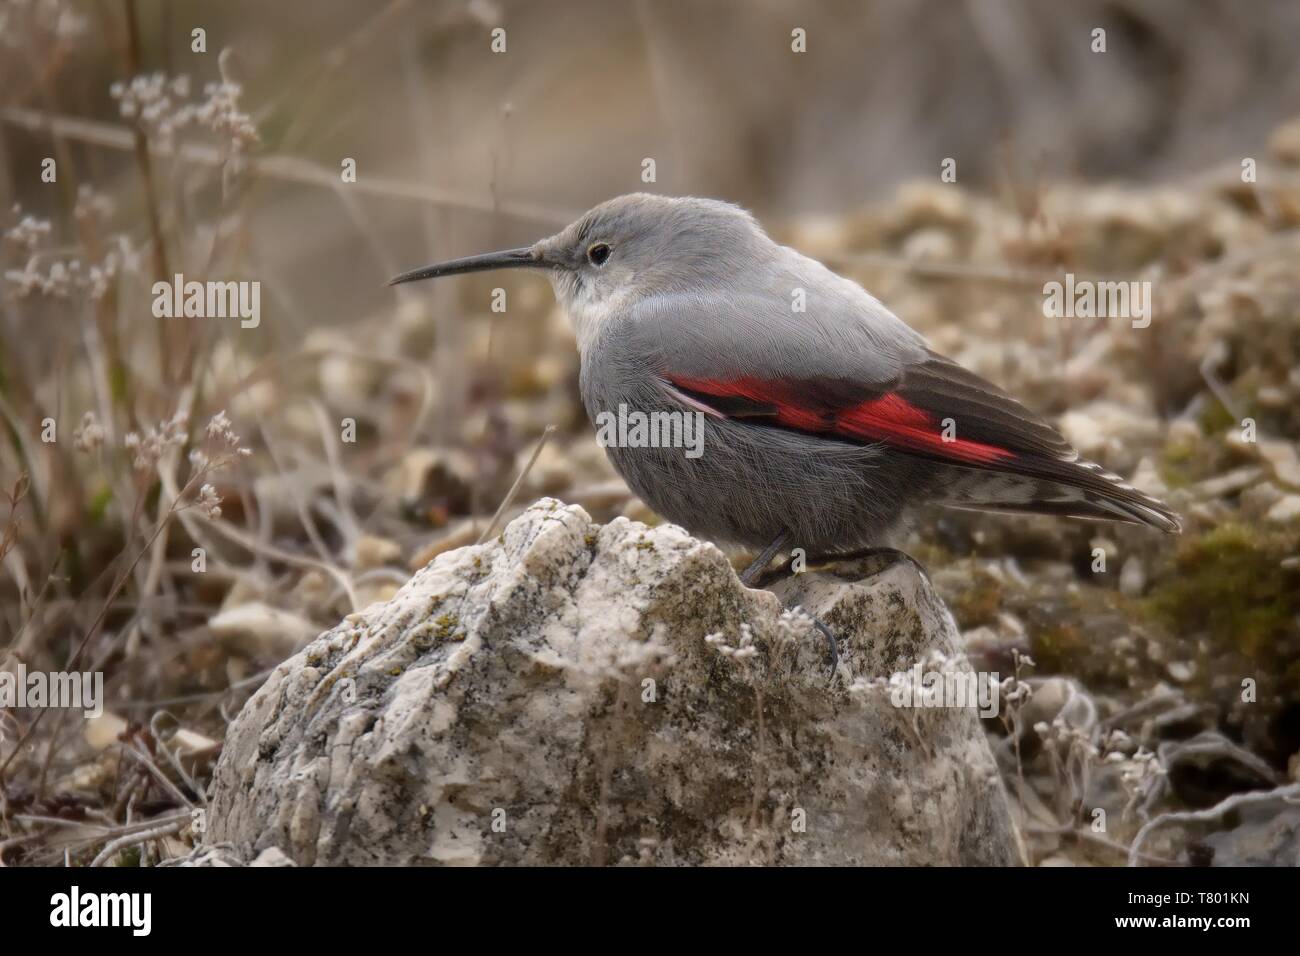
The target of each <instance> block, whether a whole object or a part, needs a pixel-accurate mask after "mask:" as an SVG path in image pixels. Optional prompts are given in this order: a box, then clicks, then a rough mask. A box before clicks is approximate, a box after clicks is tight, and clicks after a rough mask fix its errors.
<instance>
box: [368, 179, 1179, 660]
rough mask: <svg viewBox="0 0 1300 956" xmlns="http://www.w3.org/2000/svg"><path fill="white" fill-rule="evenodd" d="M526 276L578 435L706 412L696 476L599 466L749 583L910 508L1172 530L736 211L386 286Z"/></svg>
mask: <svg viewBox="0 0 1300 956" xmlns="http://www.w3.org/2000/svg"><path fill="white" fill-rule="evenodd" d="M521 267H522V268H535V269H544V270H545V271H546V273H547V274H548V276H549V277H550V280H551V284H552V286H553V287H554V289H555V295H556V298H557V299H558V300H559V302H560V304H561V305H562V306H563V307H564V310H565V312H567V313H568V315H569V317H570V319H571V321H572V322H573V325H574V329H575V331H576V334H577V339H578V349H579V351H580V352H581V357H582V373H581V380H580V381H581V391H582V401H583V404H584V405H585V406H586V409H587V414H588V416H589V417H590V418H592V420H593V421H595V420H596V417H597V415H599V414H600V413H602V412H605V413H611V414H617V413H618V411H619V407H620V405H621V406H624V407H625V408H626V409H633V410H638V411H641V412H643V413H646V414H650V413H654V412H678V413H688V414H689V413H693V412H700V413H703V416H704V421H705V431H704V446H703V447H704V452H703V454H701V455H698V456H697V457H688V456H687V455H686V454H685V453H684V450H683V449H682V448H671V447H667V448H665V447H659V448H619V447H609V448H607V449H606V451H607V453H608V455H609V457H610V460H611V462H612V463H613V465H614V467H615V468H616V469H617V470H618V472H619V474H621V475H622V476H623V478H624V479H625V480H626V481H627V483H628V485H629V486H630V487H631V488H632V490H633V491H634V492H636V493H637V494H638V495H639V496H640V497H641V498H642V499H643V500H644V501H645V502H646V503H647V504H648V505H650V507H652V508H653V509H654V510H655V511H656V512H658V513H659V514H661V515H663V516H664V517H665V518H667V519H669V520H670V521H673V522H675V523H677V524H680V525H682V526H684V527H685V528H687V529H689V530H691V531H693V532H696V533H699V534H703V535H705V536H707V537H711V538H714V539H716V540H720V541H727V542H733V543H737V544H742V545H746V546H750V547H754V548H761V549H763V550H762V553H761V554H760V556H759V558H758V559H757V560H756V561H755V562H754V564H753V565H751V566H750V568H749V569H748V570H747V571H746V572H745V574H744V575H742V580H744V581H745V583H746V584H749V583H751V582H752V581H753V580H754V579H756V578H757V576H758V575H759V574H760V573H761V572H762V570H763V569H764V568H765V567H766V566H767V564H768V563H769V562H770V561H771V560H772V558H773V557H774V556H775V555H776V554H777V553H778V552H780V551H782V550H784V549H785V548H787V547H801V548H804V549H805V552H806V553H808V554H813V555H825V554H832V553H842V552H845V551H849V550H852V549H854V548H860V547H862V546H864V545H870V544H873V543H879V542H881V541H883V540H885V538H886V536H887V535H888V533H889V532H890V530H891V529H892V528H894V527H895V526H896V525H897V524H898V522H899V520H900V518H901V516H902V515H903V513H904V512H905V511H906V510H907V509H908V507H909V506H912V505H921V504H938V505H946V506H949V507H953V508H967V509H978V510H988V511H1012V512H1037V513H1043V514H1054V515H1062V516H1068V517H1077V518H1102V519H1110V520H1115V521H1125V522H1130V523H1134V524H1145V525H1150V526H1152V527H1155V528H1159V529H1160V530H1162V531H1167V532H1176V531H1178V530H1179V521H1178V517H1177V515H1175V514H1174V513H1173V512H1172V511H1171V510H1170V509H1169V508H1168V507H1167V506H1166V505H1164V504H1162V503H1161V502H1159V501H1157V500H1156V499H1154V498H1151V497H1149V496H1148V495H1145V494H1143V493H1142V492H1140V491H1138V490H1137V489H1136V488H1134V487H1133V486H1132V485H1129V484H1127V483H1125V482H1124V480H1123V479H1121V478H1120V477H1119V476H1117V475H1113V474H1111V473H1110V472H1107V471H1105V470H1104V469H1102V468H1101V467H1100V466H1099V465H1096V464H1094V463H1092V462H1090V461H1085V460H1083V459H1082V458H1080V457H1079V454H1078V452H1076V451H1075V450H1074V449H1073V448H1071V447H1070V445H1069V444H1068V443H1067V442H1066V441H1065V439H1064V438H1062V437H1061V435H1060V434H1058V433H1057V432H1056V431H1055V430H1054V429H1053V428H1052V427H1051V426H1050V425H1048V424H1047V423H1046V422H1045V421H1043V419H1041V418H1039V417H1038V416H1036V415H1034V414H1033V413H1031V412H1029V411H1028V410H1027V409H1025V408H1024V407H1023V406H1022V405H1020V403H1018V402H1017V401H1015V399H1013V398H1011V397H1010V396H1009V395H1007V394H1006V393H1005V392H1003V391H1002V390H1001V389H999V388H997V386H995V385H993V384H992V383H990V382H987V381H985V380H984V379H982V378H980V377H979V376H977V375H975V374H973V373H971V372H968V371H967V370H965V369H964V368H962V367H961V366H959V365H957V364H955V363H953V362H951V361H949V360H948V359H946V358H944V357H943V356H941V355H938V354H936V353H934V352H932V351H930V349H929V348H928V347H927V346H926V343H925V340H924V339H922V337H921V336H920V335H919V334H917V333H916V332H914V331H912V330H911V329H910V328H908V327H907V326H906V325H905V324H904V323H903V322H902V320H900V319H899V318H898V317H897V316H895V315H894V314H893V313H892V312H890V311H889V310H888V309H887V308H885V307H884V306H883V305H882V304H881V303H880V302H879V301H877V300H876V299H875V298H874V297H873V296H872V295H870V294H869V293H868V292H867V291H866V290H864V289H863V288H862V287H861V286H859V285H858V284H857V283H855V282H852V281H850V280H848V279H845V278H843V277H841V276H838V275H836V274H835V273H833V272H831V271H830V270H829V269H827V268H826V267H825V266H823V265H822V264H821V263H819V262H815V261H814V260H812V259H809V258H808V257H807V256H803V255H801V254H799V253H798V252H796V251H795V250H793V249H790V248H788V247H785V246H780V245H777V244H776V243H775V242H773V241H772V240H771V239H770V238H768V236H767V234H766V233H765V232H764V231H763V229H762V228H761V227H760V226H759V225H758V223H757V222H756V221H755V220H754V218H753V217H752V216H751V215H750V214H749V213H747V212H746V211H745V210H743V209H740V208H739V207H737V206H734V205H731V204H729V203H725V202H718V201H715V200H709V199H693V198H669V197H665V196H654V195H649V194H644V193H637V194H632V195H627V196H620V197H618V198H616V199H611V200H609V201H608V202H605V203H602V204H601V205H599V206H597V207H596V208H594V209H592V210H591V211H590V212H588V213H587V214H586V215H584V216H583V217H582V218H581V219H579V220H578V221H577V222H575V223H573V224H572V225H570V226H568V227H566V228H565V229H563V230H562V231H560V232H559V233H557V234H556V235H554V236H551V237H550V238H549V239H543V240H541V241H540V242H537V243H535V244H534V245H532V246H528V247H526V248H521V249H511V250H508V251H505V252H494V253H488V254H487V255H480V256H471V257H469V258H465V259H455V260H452V261H450V262H443V263H439V264H437V265H432V266H427V267H425V268H423V269H416V270H414V271H412V272H407V273H404V274H402V275H400V276H397V277H396V278H395V279H393V280H392V283H393V284H396V283H401V282H411V281H414V280H416V279H431V278H435V277H438V276H446V275H457V274H460V273H467V272H478V271H482V270H487V269H504V268H521ZM823 631H824V633H826V634H827V636H828V637H829V636H830V635H829V632H827V631H825V629H824V628H823ZM833 650H834V642H833V639H832V651H833Z"/></svg>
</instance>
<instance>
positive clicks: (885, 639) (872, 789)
mask: <svg viewBox="0 0 1300 956" xmlns="http://www.w3.org/2000/svg"><path fill="white" fill-rule="evenodd" d="M850 571H851V573H850ZM777 587H778V589H779V591H780V596H778V594H777V593H773V592H769V591H758V590H749V589H746V588H745V587H743V586H742V585H741V584H740V582H739V580H738V579H737V577H736V575H735V573H734V571H733V570H732V568H731V566H730V564H729V563H728V562H727V559H726V557H725V556H724V555H723V554H722V552H721V551H719V550H718V549H717V548H716V547H714V546H713V545H711V544H708V543H705V542H702V541H699V540H696V539H694V538H692V537H691V536H690V535H688V534H687V533H686V532H685V531H683V530H682V529H681V528H678V527H675V526H672V525H664V526H661V527H657V528H648V527H646V526H644V525H642V524H639V523H637V522H633V521H629V520H627V519H626V518H618V519H616V520H614V521H612V522H610V523H609V524H606V525H603V526H598V525H594V524H593V523H592V521H591V519H590V518H589V517H588V515H587V514H586V512H584V511H583V510H582V509H581V508H579V507H576V506H565V505H562V504H560V503H559V502H557V501H554V500H551V499H542V500H540V501H538V502H537V503H536V504H534V505H533V506H532V507H530V508H529V509H528V510H527V511H525V512H524V514H523V515H521V516H520V517H519V518H518V519H516V520H515V521H513V522H511V523H510V525H509V526H508V527H507V528H506V530H505V532H504V534H502V535H501V536H500V537H499V538H496V539H493V540H490V541H489V542H487V543H485V544H482V545H476V546H470V547H464V548H460V549H457V550H454V551H449V552H446V553H444V554H440V555H439V556H438V557H437V558H435V559H434V560H433V561H432V562H431V563H430V564H429V565H428V566H426V567H425V568H423V569H422V570H420V571H419V572H418V573H416V575H415V576H414V577H413V578H412V579H411V581H410V582H408V583H407V584H406V585H405V586H404V587H403V588H402V589H401V590H400V591H399V592H398V593H397V594H396V595H395V596H394V597H393V598H392V599H391V600H389V601H387V602H386V603H382V604H374V605H371V606H370V607H368V608H366V609H365V610H363V611H361V612H358V613H355V614H352V615H349V616H348V617H347V618H346V619H345V620H344V621H342V622H341V623H340V624H339V625H338V626H337V627H335V628H333V629H332V630H330V631H328V632H326V633H324V634H322V635H321V636H320V637H319V638H317V639H316V640H315V641H313V642H311V643H310V644H309V645H308V646H307V647H305V648H303V649H302V650H301V651H300V652H299V653H298V654H296V655H295V656H294V657H292V658H290V659H289V660H287V661H285V662H284V663H282V664H281V665H280V666H279V667H278V668H276V670H275V671H274V673H273V674H272V675H271V677H270V678H269V679H268V680H267V682H266V684H265V685H264V686H263V687H262V688H261V689H260V690H259V691H258V692H257V694H256V695H255V696H254V697H253V698H252V699H250V700H249V702H248V703H247V704H246V705H245V707H244V709H243V710H242V712H241V713H240V714H239V716H238V718H237V719H236V720H235V721H234V723H233V724H232V725H231V727H230V730H229V733H228V735H227V738H226V745H225V749H224V752H223V754H222V757H221V760H220V763H219V765H218V767H217V769H216V772H215V779H214V785H213V797H212V800H211V810H210V814H209V818H210V823H209V826H208V829H207V832H206V834H205V842H206V843H207V844H211V845H218V844H219V845H222V846H223V847H229V848H233V852H234V853H235V854H236V855H237V856H239V857H242V858H243V859H248V860H251V859H254V858H256V857H257V856H258V855H259V854H260V853H262V852H264V851H265V850H267V849H269V848H276V849H278V850H280V851H282V852H283V854H284V855H285V856H286V857H288V858H289V859H291V860H292V861H294V862H295V863H298V864H300V865H313V864H315V865H331V864H388V865H414V864H478V865H489V864H615V863H629V862H632V863H652V864H660V865H665V864H750V863H761V864H936V865H953V864H975V865H1007V864H1017V863H1019V862H1021V860H1022V851H1021V848H1020V842H1019V838H1018V836H1017V834H1016V832H1015V829H1014V826H1013V824H1012V822H1011V816H1010V812H1009V809H1008V804H1007V799H1006V794H1005V792H1004V790H1003V787H1002V784H1001V782H1000V780H999V778H998V774H997V771H996V769H995V765H994V761H993V759H992V756H991V753H990V751H989V747H988V744H987V742H986V739H985V736H984V734H983V732H982V730H981V729H980V726H979V720H978V718H977V716H976V715H975V713H974V712H973V711H972V710H970V709H968V708H942V709H934V710H926V711H925V712H924V713H920V712H918V713H915V714H906V715H902V714H900V713H899V710H898V708H896V707H895V706H894V704H893V703H892V702H891V700H890V698H889V695H888V694H887V693H872V692H870V683H869V682H870V681H871V680H872V679H876V678H880V677H885V678H887V677H888V676H889V675H890V674H891V673H894V672H897V671H905V670H907V669H908V668H910V667H911V666H912V665H913V664H914V663H916V662H917V661H920V660H923V659H926V658H927V656H928V655H931V654H932V653H938V654H939V655H940V656H943V657H946V658H950V659H953V660H957V661H959V662H960V657H959V655H957V653H956V638H957V635H956V630H955V627H954V625H953V623H952V619H951V617H950V615H949V614H948V612H947V610H946V609H945V608H944V606H943V604H942V602H941V601H940V600H939V599H938V598H937V597H936V595H935V593H934V591H933V590H932V589H931V587H930V584H929V582H928V580H926V578H925V577H924V575H923V574H921V573H920V572H919V571H918V570H917V569H916V567H915V566H913V565H911V564H910V563H908V562H898V563H893V564H888V565H884V564H881V563H879V562H876V563H874V564H872V563H870V562H868V563H864V564H859V565H855V566H852V568H851V569H845V568H841V569H840V570H839V571H837V573H835V574H827V573H822V572H808V573H805V574H801V575H798V576H797V577H795V578H792V579H788V580H787V581H785V582H782V584H780V585H778V586H777ZM783 601H784V603H785V604H786V605H794V604H796V603H797V604H800V605H802V606H803V607H804V608H805V609H806V610H807V612H808V613H811V614H816V615H817V616H818V617H819V618H820V619H821V620H823V621H825V622H826V623H827V624H828V625H829V626H830V627H831V628H832V629H833V630H834V631H835V632H836V634H837V636H838V640H839V645H840V653H841V663H840V667H839V670H838V673H837V675H836V678H835V680H834V681H833V682H832V683H831V684H830V685H829V686H828V682H827V667H826V645H825V641H824V638H823V637H822V635H821V634H820V633H819V632H818V631H816V630H815V629H813V628H812V627H811V626H810V625H811V622H810V620H809V619H808V618H807V616H806V615H805V614H802V613H792V612H790V611H788V610H786V608H785V607H784V606H783ZM957 666H960V667H966V666H967V665H965V664H964V662H960V663H959V664H958V665H957ZM851 687H852V688H854V692H850V688H851ZM864 687H866V688H868V692H865V693H864V692H862V690H863V688H864ZM225 858H226V859H229V856H226V857H225Z"/></svg>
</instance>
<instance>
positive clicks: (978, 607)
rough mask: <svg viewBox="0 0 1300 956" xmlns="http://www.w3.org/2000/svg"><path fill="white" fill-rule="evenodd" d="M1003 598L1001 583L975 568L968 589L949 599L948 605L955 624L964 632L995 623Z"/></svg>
mask: <svg viewBox="0 0 1300 956" xmlns="http://www.w3.org/2000/svg"><path fill="white" fill-rule="evenodd" d="M1003 597H1004V593H1003V587H1002V583H1001V582H1000V581H999V580H998V579H997V578H995V577H993V576H992V575H991V574H988V573H987V572H985V571H984V570H983V569H981V568H978V567H977V568H975V569H974V570H973V571H972V573H971V578H970V587H968V588H966V589H965V590H963V591H962V592H961V593H960V594H957V595H955V596H953V597H951V599H950V600H949V602H948V605H949V607H950V608H951V609H952V614H953V617H955V618H956V619H957V624H958V625H959V626H960V627H961V629H962V630H963V631H966V630H970V629H971V628H973V627H981V626H983V625H986V624H992V623H993V622H994V621H996V620H997V617H998V612H999V611H1001V610H1002V602H1003Z"/></svg>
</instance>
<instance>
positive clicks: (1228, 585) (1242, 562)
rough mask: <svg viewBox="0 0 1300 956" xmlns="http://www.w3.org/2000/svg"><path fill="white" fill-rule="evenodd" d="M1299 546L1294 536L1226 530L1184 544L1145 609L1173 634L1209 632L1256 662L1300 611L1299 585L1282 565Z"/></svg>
mask: <svg viewBox="0 0 1300 956" xmlns="http://www.w3.org/2000/svg"><path fill="white" fill-rule="evenodd" d="M1298 547H1300V540H1297V536H1296V535H1295V533H1294V532H1288V531H1265V530H1261V529H1258V528H1253V527H1249V526H1247V525H1244V524H1235V523H1234V524H1225V525H1220V526H1219V527H1217V528H1215V529H1214V530H1212V531H1210V532H1208V533H1206V534H1203V535H1200V536H1199V537H1194V538H1189V539H1187V540H1185V541H1184V542H1183V543H1182V544H1181V546H1180V547H1179V549H1178V553H1177V555H1176V557H1175V559H1174V573H1172V574H1169V575H1166V576H1163V577H1162V579H1161V580H1160V581H1158V582H1156V584H1155V586H1154V587H1153V589H1152V592H1151V594H1150V595H1149V597H1148V598H1147V600H1146V602H1145V604H1146V610H1147V612H1148V613H1150V614H1151V615H1152V616H1154V617H1155V618H1157V619H1158V620H1160V621H1161V622H1162V623H1164V624H1166V625H1167V626H1168V627H1169V628H1170V629H1171V630H1172V631H1173V632H1174V633H1175V634H1179V635H1186V634H1188V633H1197V632H1209V633H1211V634H1213V635H1214V636H1215V637H1216V638H1218V639H1219V641H1223V642H1226V643H1227V644H1229V645H1231V646H1234V647H1235V648H1236V649H1237V650H1239V651H1240V652H1242V653H1243V654H1245V655H1246V656H1248V657H1250V658H1251V659H1254V660H1258V659H1259V658H1260V657H1261V656H1262V655H1265V654H1266V653H1267V652H1268V650H1269V649H1270V648H1271V646H1272V645H1273V644H1274V642H1276V641H1279V640H1280V639H1281V638H1282V637H1283V636H1284V635H1285V633H1286V632H1287V630H1288V629H1289V628H1290V627H1292V626H1293V625H1292V621H1293V619H1294V618H1295V615H1296V614H1297V613H1300V587H1297V586H1296V582H1295V580H1293V578H1294V573H1293V572H1289V571H1288V570H1287V569H1285V568H1283V567H1282V566H1281V564H1282V561H1283V559H1285V558H1287V557H1289V556H1291V555H1293V554H1295V553H1296V551H1297V548H1298Z"/></svg>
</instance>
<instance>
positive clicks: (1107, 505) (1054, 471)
mask: <svg viewBox="0 0 1300 956" xmlns="http://www.w3.org/2000/svg"><path fill="white" fill-rule="evenodd" d="M666 377H667V379H668V381H669V383H670V384H671V385H672V387H673V388H675V389H676V390H678V391H679V392H680V393H681V394H682V395H683V396H684V397H686V398H688V399H689V400H690V401H691V402H693V403H694V404H696V405H700V406H703V407H706V408H709V409H711V410H713V411H714V412H715V413H717V414H719V415H722V416H725V417H729V418H737V419H742V420H745V421H748V422H751V423H754V424H759V425H767V426H771V427H778V428H788V429H793V430H796V431H800V432H805V433H808V434H815V435H820V436H823V437H825V438H829V439H836V440H840V441H849V442H856V443H860V444H869V443H884V444H886V445H888V446H890V447H892V448H895V449H896V450H898V451H901V452H905V453H907V454H909V455H916V456H920V457H924V458H931V459H934V460H937V461H942V462H945V463H947V464H950V465H959V466H963V467H965V468H974V469H980V470H984V471H992V472H999V473H1002V474H1007V475H1015V476H1022V477H1025V478H1029V479H1036V480H1038V481H1041V482H1046V483H1049V484H1058V485H1063V486H1066V487H1067V488H1071V489H1076V490H1077V491H1078V492H1079V493H1080V494H1081V495H1082V496H1083V500H1079V499H1078V498H1074V499H1070V500H1067V502H1066V503H1061V502H1056V501H1051V500H1048V499H1045V498H1039V499H1038V500H1037V501H1033V502H1024V501H1021V502H1006V503H999V502H992V501H990V502H987V503H986V506H988V507H1005V508H1008V509H1013V510H1025V511H1032V510H1041V511H1048V512H1051V511H1053V510H1056V511H1059V512H1060V513H1072V512H1074V513H1078V512H1079V511H1080V510H1082V512H1083V513H1084V514H1085V516H1086V515H1088V514H1090V513H1091V514H1093V516H1098V513H1099V514H1100V515H1101V516H1108V517H1112V518H1118V519H1119V520H1133V521H1138V522H1141V523H1143V524H1150V525H1153V526H1155V527H1158V528H1161V529H1162V530H1165V531H1176V530H1178V528H1179V525H1178V520H1177V516H1176V515H1174V514H1173V512H1171V511H1170V510H1169V509H1168V508H1167V507H1166V506H1165V505H1164V504H1162V503H1161V502H1159V501H1157V500H1156V499H1154V498H1151V497H1150V496H1148V495H1145V494H1143V493H1142V492H1140V491H1138V490H1137V489H1136V488H1134V487H1132V486H1131V485H1129V484H1127V483H1125V482H1124V481H1123V479H1122V478H1120V477H1119V476H1117V475H1113V474H1111V473H1109V472H1107V471H1105V470H1103V469H1102V468H1100V467H1099V466H1097V465H1095V464H1093V463H1092V462H1086V461H1082V460H1080V459H1079V455H1078V452H1076V451H1075V450H1074V449H1073V448H1072V447H1071V446H1070V444H1069V443H1068V442H1067V441H1066V440H1065V439H1064V438H1063V437H1062V436H1061V435H1060V433H1059V432H1057V431H1056V430H1055V429H1054V428H1052V427H1051V426H1050V425H1049V424H1047V422H1046V421H1044V420H1043V419H1042V418H1040V417H1038V416H1037V415H1034V414H1033V413H1032V412H1030V411H1029V410H1028V409H1026V408H1025V407H1024V406H1023V405H1021V404H1020V403H1019V402H1017V401H1016V400H1015V399H1014V398H1012V397H1011V396H1009V395H1007V394H1006V393H1005V392H1003V391H1002V390H1001V389H999V388H998V387H997V386H995V385H993V384H992V383H991V382H987V381H985V380H984V379H982V378H980V377H979V376H978V375H975V374H974V373H973V372H969V371H967V370H966V369H964V368H962V367H961V366H959V365H957V364H956V363H954V362H952V361H950V360H948V359H946V358H944V357H943V356H941V355H937V354H935V353H933V352H927V353H926V354H925V356H924V358H922V359H921V361H919V362H914V363H910V364H908V365H905V366H904V367H903V368H902V369H900V370H899V372H898V374H897V375H896V376H895V377H894V378H893V379H892V380H890V381H887V382H859V381H848V380H845V379H841V378H800V379H780V378H759V377H756V376H735V377H730V378H700V377H693V376H682V375H674V374H671V373H669V374H667V376H666ZM1040 505H1041V507H1039V506H1040Z"/></svg>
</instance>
